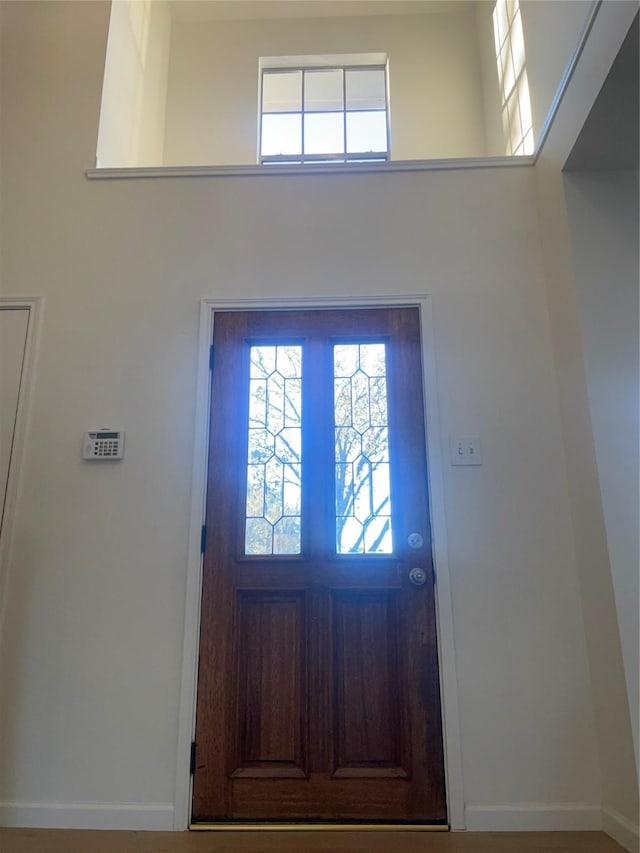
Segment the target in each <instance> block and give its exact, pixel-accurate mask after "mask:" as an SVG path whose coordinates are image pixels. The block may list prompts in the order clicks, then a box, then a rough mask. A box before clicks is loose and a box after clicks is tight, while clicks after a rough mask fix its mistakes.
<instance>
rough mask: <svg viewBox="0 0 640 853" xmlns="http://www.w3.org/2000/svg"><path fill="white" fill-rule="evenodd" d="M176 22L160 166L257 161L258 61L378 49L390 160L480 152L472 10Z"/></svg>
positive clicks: (482, 148)
mask: <svg viewBox="0 0 640 853" xmlns="http://www.w3.org/2000/svg"><path fill="white" fill-rule="evenodd" d="M452 8H454V11H451V12H447V13H445V14H428V15H411V16H374V17H369V18H366V17H359V18H346V17H345V18H318V19H278V20H266V21H255V20H250V21H209V22H206V21H205V22H197V23H192V22H182V21H175V20H174V22H173V26H172V37H171V61H170V66H169V89H168V97H167V130H166V137H165V158H164V161H165V165H192V164H193V165H197V164H206V163H210V164H220V165H227V164H247V163H255V162H256V161H257V146H258V59H259V57H261V56H298V55H318V54H325V53H329V54H331V53H336V54H344V53H376V52H379V53H380V52H381V53H387V55H388V57H389V79H390V112H391V153H392V158H393V159H395V160H412V159H426V158H438V157H474V156H482V155H483V154H484V153H485V143H484V119H483V114H482V97H481V84H480V71H479V57H478V48H477V43H476V27H475V14H474V9H473V8H472V7H469V8H468V7H467V5H466V4H464V5H463V6H461V7H460V11H457V10H455V7H452Z"/></svg>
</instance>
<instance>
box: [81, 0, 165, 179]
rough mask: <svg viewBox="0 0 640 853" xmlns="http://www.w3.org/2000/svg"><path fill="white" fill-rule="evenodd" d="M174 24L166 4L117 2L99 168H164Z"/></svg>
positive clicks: (147, 0)
mask: <svg viewBox="0 0 640 853" xmlns="http://www.w3.org/2000/svg"><path fill="white" fill-rule="evenodd" d="M170 37H171V18H170V14H169V7H168V5H167V3H166V0H114V2H113V3H112V12H111V20H110V25H109V40H108V44H107V50H106V61H105V68H104V86H103V91H102V106H101V111H100V133H99V136H98V150H97V161H96V162H97V165H98V166H100V167H102V168H109V167H111V166H160V165H162V160H163V149H164V130H165V127H164V125H165V109H166V101H167V73H168V65H169V44H170Z"/></svg>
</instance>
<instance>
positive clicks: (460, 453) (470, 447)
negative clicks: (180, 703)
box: [450, 435, 482, 465]
mask: <svg viewBox="0 0 640 853" xmlns="http://www.w3.org/2000/svg"><path fill="white" fill-rule="evenodd" d="M450 449H451V464H452V465H482V442H481V441H480V438H479V436H477V435H461V436H456V437H453V436H452V437H451V439H450Z"/></svg>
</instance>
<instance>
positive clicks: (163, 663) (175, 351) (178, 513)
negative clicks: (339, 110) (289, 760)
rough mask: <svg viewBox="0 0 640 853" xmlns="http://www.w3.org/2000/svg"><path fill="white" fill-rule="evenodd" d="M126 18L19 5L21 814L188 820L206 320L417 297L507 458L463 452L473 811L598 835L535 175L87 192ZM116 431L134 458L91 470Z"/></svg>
mask: <svg viewBox="0 0 640 853" xmlns="http://www.w3.org/2000/svg"><path fill="white" fill-rule="evenodd" d="M108 17H109V4H108V3H102V2H95V3H82V4H78V3H73V2H57V3H46V2H45V3H40V2H34V3H2V4H0V20H1V21H2V24H3V26H2V44H1V45H0V47H1V48H2V49H1V50H0V62H2V67H1V73H0V95H1V97H2V104H3V111H4V116H5V120H4V121H3V123H2V126H1V127H0V133H2V145H1V147H0V150H1V151H2V157H3V162H2V169H1V170H0V190H1V191H0V200H1V205H2V206H1V207H0V229H1V231H2V234H3V240H4V246H3V255H2V267H1V269H0V273H1V276H0V281H2V282H3V285H2V286H3V287H4V288H6V287H7V286H8V285H7V283H8V282H10V283H11V288H12V291H13V292H15V293H18V294H19V293H23V292H24V293H27V292H29V293H30V292H32V290H33V286H34V282H37V285H38V288H39V290H40V291H41V292H42V293H43V294H44V295H45V296H46V299H47V312H46V317H45V320H44V323H43V327H42V336H41V353H40V358H39V362H38V363H39V368H38V376H37V380H38V381H37V383H36V393H35V395H34V399H33V408H32V413H31V426H30V431H29V435H28V438H27V447H26V453H25V463H24V470H23V488H22V495H21V500H20V504H19V506H18V508H17V515H16V525H15V534H14V536H15V538H14V552H13V561H12V563H11V565H10V567H9V575H10V577H9V581H10V583H9V589H8V607H7V620H6V624H5V628H4V633H3V636H2V638H1V639H2V645H1V648H0V668H1V671H2V678H3V690H2V694H1V696H0V717H1V719H2V733H1V735H0V737H1V740H0V801H4V802H5V803H6V802H7V801H10V802H14V803H18V804H20V803H21V804H23V805H24V804H26V805H25V806H24V808H23V809H22V811H19V810H18V809H17V807H16V810H14V811H13V812H12V811H11V808H9V807H8V808H7V809H5V813H6V814H8V815H12V814H13V815H16V814H19V815H20V816H21V817H22V819H23V821H24V819H27V820H28V819H29V814H31V815H32V816H31V818H30V819H31V820H32V821H34V822H42V821H48V820H52V817H51V815H52V814H54V813H55V814H56V815H58V816H59V815H60V814H62V815H63V818H59V819H60V820H62V819H64V820H68V821H71V822H73V823H75V824H76V825H79V824H80V823H82V822H83V821H84V822H85V824H86V823H89V822H91V821H97V818H96V817H95V814H96V813H97V811H98V808H99V809H100V810H101V814H102V815H103V817H102V821H103V822H105V823H106V822H109V821H110V822H111V825H114V826H123V825H127V822H128V821H129V820H130V818H128V817H127V815H128V814H133V813H135V815H136V819H139V820H140V821H142V822H144V820H145V815H146V820H147V824H146V825H147V826H149V825H156V826H157V823H154V820H155V816H157V815H158V814H161V815H164V814H165V812H166V813H168V814H170V804H171V802H172V800H173V793H174V791H173V785H174V773H175V766H176V755H175V743H176V735H177V719H178V699H179V696H178V694H179V688H180V665H181V649H182V637H183V614H184V595H185V575H186V555H187V533H188V522H189V515H188V512H189V510H188V506H189V494H190V481H191V462H192V441H193V430H194V423H193V417H194V401H195V379H196V353H197V335H198V313H199V300H200V298H201V297H203V296H209V297H212V298H216V297H227V296H231V295H232V296H233V297H234V298H240V297H243V296H246V297H260V298H268V297H270V296H274V297H275V296H280V297H291V298H295V297H299V296H304V295H309V296H331V295H343V294H351V295H354V296H358V295H363V296H364V295H371V294H374V295H375V294H393V293H406V292H408V291H413V290H415V291H427V292H429V293H432V294H433V308H434V321H435V336H436V342H435V343H436V356H437V366H438V381H439V401H438V402H439V409H440V415H441V423H440V428H441V432H442V435H443V436H444V437H447V436H448V435H450V434H454V435H457V434H472V435H480V436H481V437H482V439H483V446H484V465H483V466H482V467H480V468H473V469H465V468H456V469H454V468H452V467H450V465H449V462H448V450H447V448H446V447H443V448H442V453H443V466H444V487H445V506H444V512H445V513H446V517H447V526H448V536H449V541H448V552H449V558H450V569H451V586H452V594H453V610H454V631H455V643H456V658H457V666H458V676H459V685H458V686H459V695H460V711H461V729H462V756H463V764H464V780H465V799H466V801H467V803H468V804H469V805H471V806H474V807H476V809H479V810H482V809H484V810H485V812H486V813H489V814H491V815H498V817H497V818H494V819H496V820H500V817H499V816H500V815H501V814H503V810H504V809H505V807H507V808H509V807H511V808H512V809H516V810H517V809H518V808H519V807H520V806H521V805H522V804H532V803H533V804H538V806H537V807H539V815H538V817H539V820H541V821H542V822H543V823H544V821H545V820H546V821H549V820H552V819H557V816H558V815H562V814H563V809H568V810H569V811H570V812H571V804H574V805H575V804H577V806H578V807H580V806H584V807H587V811H588V809H589V808H591V809H596V810H597V808H598V806H599V803H600V773H599V768H598V756H597V750H596V734H595V727H594V717H593V705H592V698H591V683H590V670H589V660H588V657H587V645H586V640H585V632H584V628H583V621H582V610H581V602H582V598H581V595H580V589H579V577H580V576H579V574H578V571H577V564H576V556H575V554H574V547H575V545H574V538H573V528H572V525H571V514H570V509H571V508H572V507H571V505H570V502H569V485H568V482H567V477H566V474H565V466H564V458H565V457H564V450H563V442H562V425H563V423H562V420H561V406H560V405H559V402H558V396H557V386H556V372H555V369H554V350H553V349H552V346H551V337H550V323H549V316H548V311H547V301H546V296H545V270H544V266H543V256H542V253H541V245H540V232H539V231H538V221H537V214H536V182H535V175H534V172H533V170H532V169H530V168H524V167H522V168H512V169H508V170H496V169H493V170H467V171H460V172H455V171H454V172H450V171H447V172H429V173H424V172H423V173H414V174H403V173H396V174H387V175H342V176H341V175H327V176H322V175H320V176H314V175H307V176H304V175H302V176H292V177H276V176H266V177H256V178H221V179H210V178H203V179H194V178H184V179H175V178H174V179H168V180H164V179H161V180H146V181H141V180H131V181H103V182H98V181H95V182H90V181H87V180H86V179H85V177H84V175H83V169H84V168H85V167H86V166H88V165H90V164H91V162H92V153H93V151H94V150H95V138H96V130H97V122H98V114H99V102H100V91H101V79H102V62H101V57H102V56H104V49H105V44H106V37H107V30H108ZM25 105H28V106H29V109H25ZM578 352H579V351H578ZM580 423H581V424H582V422H580ZM103 425H104V426H107V425H108V426H114V427H122V428H124V429H125V430H127V448H126V454H125V459H124V460H123V462H121V463H118V464H114V465H103V466H92V465H88V464H87V463H83V462H82V460H81V458H80V451H81V435H82V432H83V431H84V430H85V429H88V428H91V427H94V426H103ZM601 619H602V624H601V626H600V627H601V628H602V631H603V632H605V633H606V632H610V631H611V630H614V631H615V615H614V616H613V617H611V615H610V612H609V611H608V610H605V611H603V614H602V616H601ZM612 620H613V621H612ZM614 686H615V685H614ZM96 803H98V804H101V805H100V806H99V807H98V806H95V804H96ZM38 804H39V805H38ZM55 804H57V811H56V807H55ZM72 804H75V805H76V806H77V808H76V809H75V810H73V811H70V809H69V806H70V805H72ZM83 804H85V806H83ZM86 804H89V805H88V806H87V805H86ZM123 804H124V805H123ZM568 804H569V805H568ZM29 807H32V811H31V812H29V810H28V809H29ZM127 808H128V809H129V811H127ZM145 810H146V811H145ZM577 814H578V818H577V819H578V820H579V814H580V810H579V808H578V810H577ZM589 814H591V813H590V812H589ZM25 815H27V817H26V818H25V817H24V816H25ZM140 815H142V817H140ZM550 815H551V817H549V816H550ZM574 818H575V815H574V814H573V813H571V819H572V820H573V819H574ZM590 819H592V818H591V817H590Z"/></svg>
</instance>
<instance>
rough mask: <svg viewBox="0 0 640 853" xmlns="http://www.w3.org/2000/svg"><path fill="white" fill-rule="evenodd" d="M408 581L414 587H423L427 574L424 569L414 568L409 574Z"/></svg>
mask: <svg viewBox="0 0 640 853" xmlns="http://www.w3.org/2000/svg"><path fill="white" fill-rule="evenodd" d="M409 580H410V581H411V583H412V584H413V585H414V586H424V585H425V584H426V582H427V573H426V572H425V570H424V569H421V568H420V567H419V566H416V567H415V568H413V569H411V571H410V572H409Z"/></svg>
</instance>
